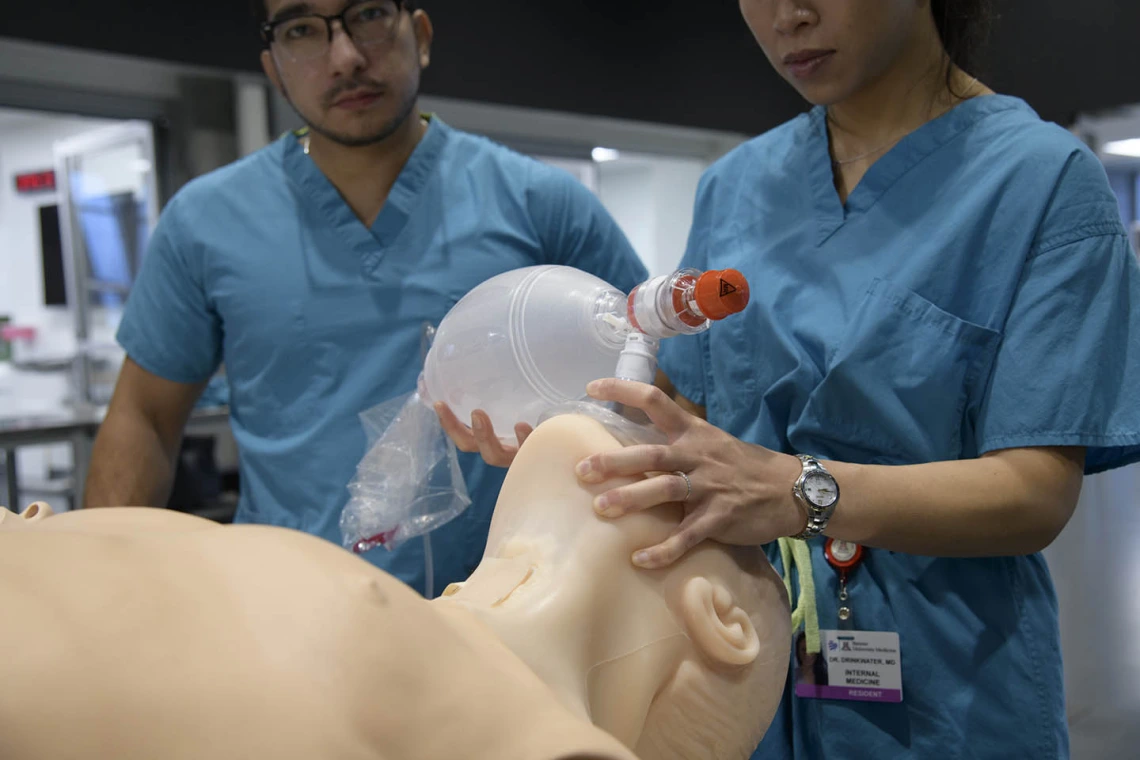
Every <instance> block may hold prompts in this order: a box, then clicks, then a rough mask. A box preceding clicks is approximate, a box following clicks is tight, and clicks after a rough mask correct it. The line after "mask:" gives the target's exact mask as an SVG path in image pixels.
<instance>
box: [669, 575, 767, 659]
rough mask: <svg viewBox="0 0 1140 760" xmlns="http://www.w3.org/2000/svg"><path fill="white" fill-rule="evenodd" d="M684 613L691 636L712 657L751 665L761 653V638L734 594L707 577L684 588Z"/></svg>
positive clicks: (706, 654)
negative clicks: (737, 602) (734, 597)
mask: <svg viewBox="0 0 1140 760" xmlns="http://www.w3.org/2000/svg"><path fill="white" fill-rule="evenodd" d="M681 615H682V617H683V618H684V621H685V627H686V629H688V630H687V632H688V634H689V638H690V639H692V641H693V643H694V644H695V645H696V646H697V648H698V649H699V650H700V651H701V652H702V653H703V654H704V655H705V656H706V657H708V658H709V659H710V660H712V661H713V662H715V663H718V664H720V665H724V666H727V667H741V666H743V665H748V664H749V663H751V662H752V661H753V660H755V659H756V657H757V656H758V655H759V654H760V637H759V636H758V635H757V634H756V628H755V626H753V625H752V621H751V620H750V619H749V617H748V613H746V612H745V611H744V610H743V609H741V608H740V607H739V606H738V605H737V604H736V600H735V599H733V597H732V593H731V592H730V591H729V590H728V589H727V588H725V587H724V586H722V585H720V584H719V583H714V582H713V581H710V580H709V579H708V578H704V577H701V576H698V577H695V578H690V579H689V580H688V581H687V582H686V583H685V586H684V588H683V589H682V591H681Z"/></svg>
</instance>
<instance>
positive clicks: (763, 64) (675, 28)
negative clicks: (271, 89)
mask: <svg viewBox="0 0 1140 760" xmlns="http://www.w3.org/2000/svg"><path fill="white" fill-rule="evenodd" d="M420 4H421V6H422V7H424V8H425V9H426V10H427V11H428V12H429V13H430V15H431V17H432V18H433V20H434V23H435V30H436V42H435V47H434V52H433V61H432V66H431V68H430V70H429V72H428V75H427V76H426V78H425V82H424V89H425V92H426V93H428V94H432V95H438V96H445V97H452V98H461V99H465V100H475V101H483V102H490V103H501V104H507V105H515V106H527V107H532V108H542V109H550V110H555V111H570V112H578V113H585V114H596V115H601V116H610V117H616V118H622V119H633V120H640V121H648V122H655V123H666V124H678V125H685V126H693V127H705V128H711V129H719V130H727V131H735V132H744V133H756V132H760V131H763V130H765V129H768V128H770V127H772V126H774V125H776V124H778V123H780V122H782V121H784V120H786V119H787V118H789V117H791V116H792V115H794V114H796V113H798V112H799V111H801V110H802V109H803V108H804V107H805V106H804V103H803V101H802V100H801V99H800V98H799V97H798V96H797V95H796V93H795V92H794V91H793V90H792V89H791V88H790V87H788V86H787V85H786V84H785V83H784V82H783V81H781V80H780V79H779V77H777V76H776V74H775V73H774V72H773V71H772V69H771V67H770V66H769V65H768V63H767V61H766V60H765V58H764V56H763V55H762V53H761V52H760V50H759V49H758V47H757V46H756V44H755V42H754V41H753V39H752V37H751V34H750V33H749V31H748V29H747V28H746V27H745V25H744V23H743V21H742V19H741V18H740V13H739V8H738V4H737V2H736V0H685V1H682V0H625V1H624V2H622V1H620V0H577V2H572V3H565V2H563V3H551V2H540V1H539V0H500V1H499V2H497V3H494V4H487V3H476V2H471V0H422V1H421V3H420ZM996 6H997V10H998V12H999V14H1000V19H999V22H998V25H997V27H996V30H995V33H994V35H993V38H992V41H991V45H990V48H989V52H990V55H989V60H988V65H987V66H986V67H985V68H984V70H983V71H982V72H981V73H982V79H983V80H984V81H986V82H987V83H989V84H990V85H991V86H993V87H994V88H995V89H998V90H1000V91H1003V92H1006V93H1009V94H1013V95H1017V96H1020V97H1023V98H1025V99H1026V100H1027V101H1028V102H1029V103H1030V105H1032V106H1034V107H1035V108H1036V109H1037V110H1038V112H1039V113H1041V114H1042V116H1044V117H1045V118H1047V119H1051V120H1054V121H1059V122H1062V123H1065V124H1068V123H1070V122H1071V121H1072V120H1073V119H1074V118H1075V117H1076V115H1077V114H1078V113H1081V112H1092V111H1100V110H1104V109H1111V108H1114V107H1116V106H1120V105H1124V104H1132V103H1140V44H1138V43H1137V36H1138V35H1140V2H1137V0H1081V1H1080V2H1074V1H1073V0H996ZM4 22H5V31H4V34H6V35H9V36H13V37H18V38H24V39H29V40H36V41H40V42H48V43H55V44H62V45H69V46H77V47H83V48H88V49H98V50H105V51H111V52H117V53H123V54H127V55H134V56H143V57H148V58H158V59H164V60H169V61H176V62H180V63H192V64H196V65H204V66H212V67H213V66H216V67H222V68H228V69H237V70H244V71H256V70H258V63H257V55H258V43H257V40H256V34H255V30H254V24H253V22H252V18H251V15H250V13H249V6H248V4H247V3H246V2H245V1H244V0H198V2H195V3H155V2H152V0H118V1H117V2H112V0H98V1H96V0H70V2H69V3H68V8H67V12H66V13H60V12H59V8H58V7H56V6H55V5H52V4H50V3H47V4H45V3H17V4H13V7H12V8H10V9H5V18H4ZM95 29H97V30H98V33H92V30H95ZM142 30H146V31H142ZM0 76H2V74H0Z"/></svg>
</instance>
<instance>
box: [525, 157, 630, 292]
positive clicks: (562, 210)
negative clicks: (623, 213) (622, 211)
mask: <svg viewBox="0 0 1140 760" xmlns="http://www.w3.org/2000/svg"><path fill="white" fill-rule="evenodd" d="M527 206H528V208H529V209H530V214H531V218H532V220H533V222H534V224H535V225H536V227H537V228H538V234H539V237H540V239H541V241H542V246H543V257H544V258H543V260H544V262H545V263H548V264H560V265H563V266H571V267H575V268H576V269H581V270H582V271H584V272H589V273H590V274H592V275H594V276H595V277H600V278H602V279H603V280H605V281H606V282H608V283H609V284H611V285H613V286H614V287H615V288H617V289H618V290H620V291H622V292H623V293H628V292H629V291H630V290H632V289H633V287H634V286H635V285H637V284H638V283H641V282H645V280H646V279H648V277H649V274H648V272H647V271H646V269H645V265H644V264H643V263H642V262H641V259H640V257H638V255H637V252H636V251H635V250H634V249H633V246H632V245H631V244H630V242H629V239H628V238H626V236H625V233H624V232H622V230H621V227H619V226H618V224H617V222H616V221H614V218H613V217H612V216H610V213H609V212H608V211H606V208H605V206H603V205H602V202H601V200H599V199H598V197H597V196H596V195H594V193H592V192H590V189H589V188H587V187H586V186H585V185H583V184H582V183H581V182H579V181H578V180H576V179H575V178H574V177H572V176H571V175H570V174H569V173H567V172H565V171H562V170H561V169H556V168H555V167H552V166H547V165H545V164H541V163H538V162H535V163H534V166H533V173H532V181H531V183H530V187H529V191H528V198H527Z"/></svg>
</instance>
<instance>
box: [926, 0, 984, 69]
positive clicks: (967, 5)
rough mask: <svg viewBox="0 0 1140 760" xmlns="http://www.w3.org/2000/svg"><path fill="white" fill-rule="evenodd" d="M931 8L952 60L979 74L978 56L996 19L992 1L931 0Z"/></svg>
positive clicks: (943, 44) (959, 66) (939, 33)
mask: <svg viewBox="0 0 1140 760" xmlns="http://www.w3.org/2000/svg"><path fill="white" fill-rule="evenodd" d="M930 9H931V10H932V11H933V12H934V24H935V26H937V27H938V37H939V38H940V39H941V40H942V47H943V48H945V50H946V55H947V56H948V57H949V58H950V62H951V63H953V64H954V65H955V66H957V67H958V68H960V69H962V70H963V71H968V72H970V74H971V76H976V75H977V73H978V72H977V71H976V68H977V66H978V58H979V56H980V55H981V52H982V47H983V45H985V42H986V39H987V38H988V37H989V33H990V27H991V26H992V24H993V21H994V14H993V2H992V0H930ZM947 75H949V72H947Z"/></svg>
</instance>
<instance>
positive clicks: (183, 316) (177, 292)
mask: <svg viewBox="0 0 1140 760" xmlns="http://www.w3.org/2000/svg"><path fill="white" fill-rule="evenodd" d="M180 210H181V209H180V204H179V203H178V199H177V198H176V199H175V200H174V201H172V202H171V204H170V205H169V206H168V207H167V209H166V211H165V212H164V213H163V214H162V217H161V218H160V220H159V223H158V226H157V227H156V228H155V231H154V234H153V235H152V236H151V240H150V244H149V245H148V247H147V254H146V258H145V259H144V260H143V265H142V268H141V270H140V271H139V276H138V279H137V281H136V282H135V283H134V285H132V287H131V292H130V295H129V296H128V298H127V305H126V309H125V310H124V313H123V319H122V322H121V323H120V325H119V330H118V334H117V336H116V337H117V339H118V341H119V344H120V345H121V346H122V347H123V349H124V350H125V351H126V352H127V355H128V356H130V357H131V359H132V360H134V361H135V363H137V364H138V365H139V366H140V367H142V368H143V369H145V370H147V371H148V372H151V373H153V374H155V375H158V376H159V377H162V378H165V379H167V380H170V381H172V382H177V383H198V382H202V381H204V380H207V379H209V377H210V376H211V375H212V374H213V373H214V372H215V371H216V370H217V368H218V366H219V365H220V364H221V353H222V326H221V320H220V318H219V316H218V314H217V313H216V312H215V311H214V310H213V308H212V307H211V306H210V299H209V297H208V295H207V293H206V285H205V273H204V269H205V266H204V262H203V261H202V258H201V256H200V252H199V251H198V250H196V246H195V245H194V244H193V241H192V240H191V239H190V238H188V237H187V236H186V235H185V233H184V226H183V220H182V219H181V218H180V215H179V213H180Z"/></svg>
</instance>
